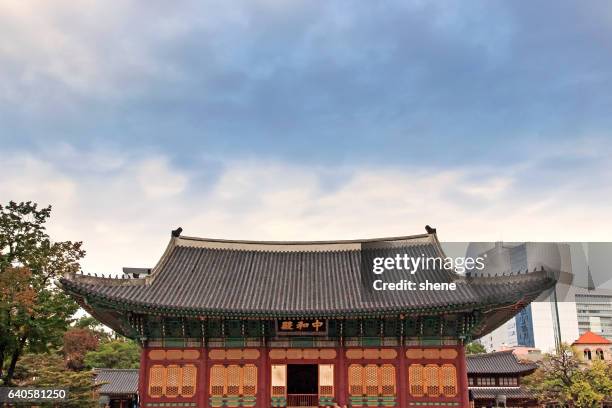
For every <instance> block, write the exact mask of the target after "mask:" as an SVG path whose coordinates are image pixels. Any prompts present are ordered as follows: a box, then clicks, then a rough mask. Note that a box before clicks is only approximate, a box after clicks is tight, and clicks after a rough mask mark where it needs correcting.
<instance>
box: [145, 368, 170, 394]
mask: <svg viewBox="0 0 612 408" xmlns="http://www.w3.org/2000/svg"><path fill="white" fill-rule="evenodd" d="M165 374H166V370H165V368H164V366H161V365H154V366H151V368H150V369H149V395H150V396H152V397H161V396H162V395H164V376H165Z"/></svg>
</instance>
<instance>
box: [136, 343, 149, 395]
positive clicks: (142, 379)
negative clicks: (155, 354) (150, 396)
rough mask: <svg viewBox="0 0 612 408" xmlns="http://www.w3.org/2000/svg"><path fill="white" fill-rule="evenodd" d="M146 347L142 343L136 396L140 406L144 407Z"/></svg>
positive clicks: (145, 393)
mask: <svg viewBox="0 0 612 408" xmlns="http://www.w3.org/2000/svg"><path fill="white" fill-rule="evenodd" d="M147 354H148V353H147V348H146V347H145V346H144V345H143V346H142V350H141V351H140V367H139V369H138V397H139V400H140V406H141V407H144V406H145V404H144V403H145V402H146V398H147V397H146V395H147V369H148V367H147V361H148V358H147Z"/></svg>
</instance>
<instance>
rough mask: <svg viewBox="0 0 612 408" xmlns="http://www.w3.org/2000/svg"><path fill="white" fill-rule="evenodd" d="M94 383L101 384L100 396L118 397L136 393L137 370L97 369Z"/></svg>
mask: <svg viewBox="0 0 612 408" xmlns="http://www.w3.org/2000/svg"><path fill="white" fill-rule="evenodd" d="M94 373H95V375H96V383H97V384H100V383H102V386H101V387H100V389H99V392H100V394H106V395H119V394H136V393H137V392H138V369H114V368H97V369H95V370H94Z"/></svg>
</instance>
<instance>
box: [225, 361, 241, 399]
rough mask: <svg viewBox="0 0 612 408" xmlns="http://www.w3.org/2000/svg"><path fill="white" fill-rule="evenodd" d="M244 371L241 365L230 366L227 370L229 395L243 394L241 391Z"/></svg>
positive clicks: (226, 378) (227, 391) (226, 379)
mask: <svg viewBox="0 0 612 408" xmlns="http://www.w3.org/2000/svg"><path fill="white" fill-rule="evenodd" d="M241 374H242V370H241V369H240V366H239V365H236V364H230V365H228V366H227V367H226V368H225V381H226V384H227V388H226V392H225V394H227V395H239V394H242V392H241V390H240V383H241V382H242V378H240V377H241Z"/></svg>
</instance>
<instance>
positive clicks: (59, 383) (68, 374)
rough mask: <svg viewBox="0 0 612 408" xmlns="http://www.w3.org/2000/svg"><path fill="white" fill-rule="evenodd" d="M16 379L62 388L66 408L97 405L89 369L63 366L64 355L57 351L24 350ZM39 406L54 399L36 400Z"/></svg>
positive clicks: (31, 383) (63, 404)
mask: <svg viewBox="0 0 612 408" xmlns="http://www.w3.org/2000/svg"><path fill="white" fill-rule="evenodd" d="M16 374H17V375H16V376H15V380H16V381H17V383H18V384H19V385H20V386H22V387H26V386H27V387H41V388H42V387H48V388H64V389H66V390H67V399H66V400H65V401H62V402H61V406H62V407H66V408H95V407H98V401H97V392H96V391H97V389H98V388H99V387H100V385H97V384H95V381H94V375H93V372H92V371H72V370H69V369H66V367H65V365H64V359H63V358H62V356H60V355H59V354H57V353H42V354H26V355H24V356H23V358H22V360H21V363H20V367H19V370H17V372H16ZM37 406H40V407H55V406H57V403H46V404H45V403H37Z"/></svg>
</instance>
